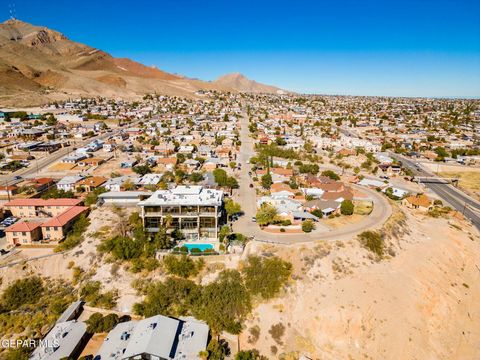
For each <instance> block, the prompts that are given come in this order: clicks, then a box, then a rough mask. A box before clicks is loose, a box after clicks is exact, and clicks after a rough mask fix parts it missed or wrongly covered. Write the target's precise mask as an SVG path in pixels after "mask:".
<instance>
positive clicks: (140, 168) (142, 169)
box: [133, 164, 152, 176]
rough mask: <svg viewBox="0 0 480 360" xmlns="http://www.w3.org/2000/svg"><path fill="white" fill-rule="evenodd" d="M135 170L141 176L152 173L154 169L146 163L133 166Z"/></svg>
mask: <svg viewBox="0 0 480 360" xmlns="http://www.w3.org/2000/svg"><path fill="white" fill-rule="evenodd" d="M133 171H134V172H135V173H137V174H139V175H141V176H143V175H146V174H150V173H151V172H152V169H150V166H148V165H147V164H145V165H137V166H135V167H134V168H133Z"/></svg>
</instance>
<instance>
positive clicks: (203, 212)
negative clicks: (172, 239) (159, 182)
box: [138, 186, 223, 241]
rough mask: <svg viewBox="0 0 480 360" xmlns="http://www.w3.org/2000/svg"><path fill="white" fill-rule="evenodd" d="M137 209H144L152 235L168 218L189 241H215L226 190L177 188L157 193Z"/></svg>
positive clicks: (147, 227) (194, 187)
mask: <svg viewBox="0 0 480 360" xmlns="http://www.w3.org/2000/svg"><path fill="white" fill-rule="evenodd" d="M138 206H140V207H141V209H142V219H143V222H144V227H145V229H146V230H147V231H148V232H150V233H155V232H157V231H158V229H159V227H160V226H161V225H162V224H164V220H165V218H166V217H167V216H169V217H171V219H172V221H171V223H170V226H171V227H172V228H176V229H178V230H181V231H182V232H183V234H184V235H185V236H186V238H187V239H188V240H192V241H195V240H199V239H201V238H203V239H210V240H216V239H217V236H218V228H219V225H220V223H221V218H222V213H223V211H222V208H223V191H221V190H214V189H205V188H203V187H202V186H177V187H176V188H174V189H170V190H158V191H156V192H155V193H153V195H152V196H150V197H149V198H148V199H146V200H144V201H141V202H140V203H139V204H138Z"/></svg>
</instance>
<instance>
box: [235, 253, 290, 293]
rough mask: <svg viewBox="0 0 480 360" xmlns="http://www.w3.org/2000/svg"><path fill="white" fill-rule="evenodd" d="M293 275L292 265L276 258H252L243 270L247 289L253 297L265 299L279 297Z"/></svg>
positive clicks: (249, 258)
mask: <svg viewBox="0 0 480 360" xmlns="http://www.w3.org/2000/svg"><path fill="white" fill-rule="evenodd" d="M291 273H292V264H290V263H289V262H286V261H284V260H282V259H280V258H278V257H275V256H274V257H270V258H261V257H259V256H250V257H248V259H247V262H246V265H245V267H244V268H243V269H242V275H243V277H244V279H245V286H246V287H247V289H248V290H249V291H250V293H251V294H252V295H260V296H261V297H262V298H263V299H271V298H273V297H274V296H275V295H277V294H278V292H279V291H280V289H281V288H282V287H283V286H284V285H285V284H286V282H287V281H288V279H289V277H290V275H291Z"/></svg>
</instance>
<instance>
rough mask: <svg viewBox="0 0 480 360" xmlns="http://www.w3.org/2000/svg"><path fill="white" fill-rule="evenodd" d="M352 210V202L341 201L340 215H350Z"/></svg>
mask: <svg viewBox="0 0 480 360" xmlns="http://www.w3.org/2000/svg"><path fill="white" fill-rule="evenodd" d="M353 210H354V206H353V202H352V200H347V199H345V200H343V201H342V204H341V205H340V212H341V213H342V215H352V214H353Z"/></svg>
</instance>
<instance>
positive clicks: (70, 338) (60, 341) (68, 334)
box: [29, 320, 89, 360]
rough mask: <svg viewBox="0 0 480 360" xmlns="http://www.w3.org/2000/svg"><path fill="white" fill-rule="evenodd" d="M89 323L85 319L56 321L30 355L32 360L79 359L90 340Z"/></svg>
mask: <svg viewBox="0 0 480 360" xmlns="http://www.w3.org/2000/svg"><path fill="white" fill-rule="evenodd" d="M88 339H89V336H88V333H87V324H86V323H84V322H83V321H76V320H71V321H66V322H60V323H58V322H57V323H56V324H55V325H54V326H53V328H52V329H51V330H50V331H49V332H48V334H47V335H46V336H45V337H44V338H43V339H42V340H43V343H42V345H41V346H38V347H37V348H36V349H35V350H34V351H33V353H32V354H31V355H30V357H29V359H30V360H60V359H77V358H79V357H80V354H81V352H82V350H83V348H84V347H85V345H86V343H87V342H88Z"/></svg>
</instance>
